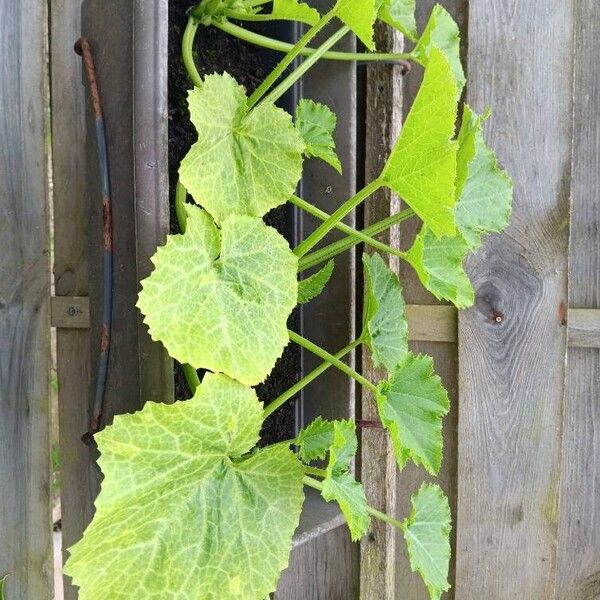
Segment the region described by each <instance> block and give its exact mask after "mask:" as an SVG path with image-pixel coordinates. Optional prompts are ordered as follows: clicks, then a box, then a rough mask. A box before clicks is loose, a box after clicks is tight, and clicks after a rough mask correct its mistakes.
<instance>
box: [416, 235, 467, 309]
mask: <svg viewBox="0 0 600 600" xmlns="http://www.w3.org/2000/svg"><path fill="white" fill-rule="evenodd" d="M468 253H469V245H468V244H467V242H466V241H465V240H464V238H463V237H462V235H460V234H459V235H455V236H445V237H441V238H436V237H435V235H433V233H432V232H431V231H430V229H429V228H428V227H427V226H425V225H424V226H423V228H422V229H421V231H420V233H419V234H418V235H417V238H416V239H415V242H414V244H413V245H412V247H411V248H410V249H409V250H408V252H406V254H405V258H406V260H407V261H408V262H409V263H410V264H411V265H412V267H413V268H414V270H415V271H416V273H417V275H418V276H419V279H420V280H421V283H422V284H423V286H424V287H425V288H426V289H427V290H429V291H430V292H431V293H432V294H433V295H434V296H435V297H436V298H437V299H438V300H449V301H450V302H452V304H454V305H455V306H456V307H457V308H468V307H469V306H472V305H473V302H474V301H475V291H474V290H473V286H472V285H471V281H470V279H469V277H468V276H467V274H466V273H465V270H464V268H463V263H464V261H465V258H466V256H467V254H468Z"/></svg>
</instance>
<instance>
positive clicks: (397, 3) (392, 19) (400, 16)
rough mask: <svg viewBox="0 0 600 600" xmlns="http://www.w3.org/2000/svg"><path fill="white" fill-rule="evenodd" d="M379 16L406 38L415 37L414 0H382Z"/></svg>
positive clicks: (413, 38) (414, 38)
mask: <svg viewBox="0 0 600 600" xmlns="http://www.w3.org/2000/svg"><path fill="white" fill-rule="evenodd" d="M379 18H380V19H381V20H382V21H384V22H385V23H387V24H388V25H391V26H392V27H395V28H396V29H399V30H400V31H401V32H402V33H403V34H404V35H405V36H406V37H407V38H409V39H411V40H413V41H415V40H416V39H417V22H416V20H415V0H384V2H383V4H382V6H381V8H380V9H379Z"/></svg>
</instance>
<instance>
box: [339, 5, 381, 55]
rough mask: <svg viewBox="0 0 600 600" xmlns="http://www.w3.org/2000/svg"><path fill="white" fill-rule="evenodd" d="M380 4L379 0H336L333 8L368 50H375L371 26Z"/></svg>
mask: <svg viewBox="0 0 600 600" xmlns="http://www.w3.org/2000/svg"><path fill="white" fill-rule="evenodd" d="M380 4H381V0H377V1H376V0H338V1H337V4H336V7H335V9H334V10H335V11H336V14H337V16H338V17H339V18H340V19H341V20H342V21H343V22H344V23H345V24H346V25H347V26H348V27H350V29H352V31H353V32H354V33H355V34H356V35H357V36H358V38H359V39H360V41H361V42H362V43H363V44H364V45H365V46H366V47H367V48H368V49H369V50H375V41H374V39H373V26H374V25H375V19H376V18H377V12H378V10H379V5H380Z"/></svg>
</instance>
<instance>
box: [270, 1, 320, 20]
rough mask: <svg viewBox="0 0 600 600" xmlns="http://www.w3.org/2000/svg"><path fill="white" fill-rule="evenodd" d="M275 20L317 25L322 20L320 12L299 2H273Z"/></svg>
mask: <svg viewBox="0 0 600 600" xmlns="http://www.w3.org/2000/svg"><path fill="white" fill-rule="evenodd" d="M272 15H273V18H275V19H286V20H289V21H300V22H302V23H308V25H316V24H317V23H318V22H319V19H320V18H321V15H320V14H319V11H318V10H316V9H314V8H312V7H311V6H309V5H308V4H306V3H305V2H300V1H299V0H273V10H272Z"/></svg>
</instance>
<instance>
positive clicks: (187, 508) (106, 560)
mask: <svg viewBox="0 0 600 600" xmlns="http://www.w3.org/2000/svg"><path fill="white" fill-rule="evenodd" d="M262 415H263V409H262V404H261V403H260V402H259V401H258V400H257V398H256V394H255V392H254V390H252V389H250V388H246V387H244V386H243V385H241V384H239V383H237V382H235V381H232V380H231V379H228V378H227V377H225V376H224V375H214V374H207V375H206V376H205V378H204V381H203V382H202V385H201V387H200V388H199V390H198V391H197V392H196V394H195V396H194V397H193V398H192V399H191V400H189V401H185V402H178V403H176V404H173V405H166V404H156V403H148V404H146V406H145V407H144V409H143V410H142V411H140V412H138V413H136V414H133V415H122V416H117V417H116V418H115V421H114V424H113V425H112V426H111V427H108V428H106V429H105V430H104V431H102V432H101V433H99V434H97V435H96V436H95V438H96V441H97V442H98V449H99V451H100V460H99V465H100V468H101V469H102V472H103V473H104V480H103V483H102V491H101V492H100V495H99V496H98V499H97V500H96V514H95V516H94V520H93V521H92V524H91V525H90V526H89V527H88V528H87V530H86V531H85V534H84V536H83V539H82V540H80V541H79V542H78V543H77V544H75V546H73V547H72V548H71V549H70V553H71V557H70V558H69V560H68V562H67V564H66V566H65V573H67V575H70V576H71V577H72V578H73V581H74V583H75V584H76V585H78V586H79V588H80V594H79V598H80V599H81V600H103V599H106V600H108V599H112V598H122V597H124V596H123V595H124V591H123V590H126V595H127V597H128V598H148V599H154V598H155V599H158V598H204V599H207V600H208V599H215V600H216V599H217V598H219V599H220V600H262V599H263V598H264V597H265V596H266V595H267V594H269V593H270V592H272V591H273V590H274V589H275V586H276V584H277V580H278V578H279V574H280V572H281V570H282V569H284V568H285V567H286V565H287V561H288V556H289V553H290V549H291V544H292V535H293V533H294V530H295V529H296V527H297V525H298V521H299V517H300V510H301V507H302V502H303V489H302V478H303V468H302V466H301V464H300V462H299V461H298V459H297V458H296V457H295V455H294V454H293V453H292V452H291V451H290V450H289V448H287V447H286V446H284V445H281V444H279V445H276V446H271V447H268V448H264V449H262V450H258V451H255V452H253V453H252V454H247V453H248V452H249V451H250V450H252V449H253V448H254V446H255V444H256V442H257V440H258V438H259V430H260V427H261V425H262Z"/></svg>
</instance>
